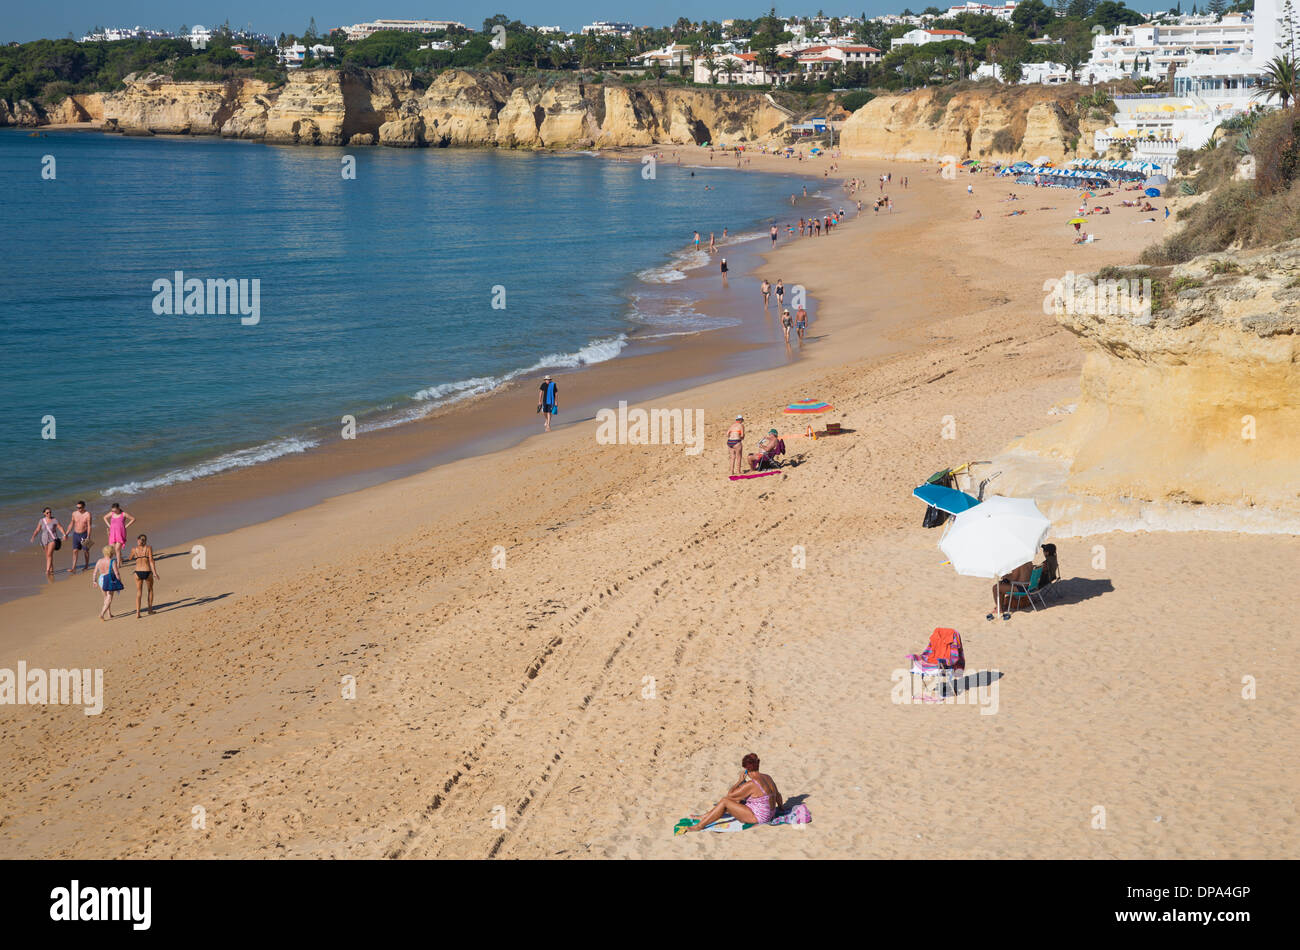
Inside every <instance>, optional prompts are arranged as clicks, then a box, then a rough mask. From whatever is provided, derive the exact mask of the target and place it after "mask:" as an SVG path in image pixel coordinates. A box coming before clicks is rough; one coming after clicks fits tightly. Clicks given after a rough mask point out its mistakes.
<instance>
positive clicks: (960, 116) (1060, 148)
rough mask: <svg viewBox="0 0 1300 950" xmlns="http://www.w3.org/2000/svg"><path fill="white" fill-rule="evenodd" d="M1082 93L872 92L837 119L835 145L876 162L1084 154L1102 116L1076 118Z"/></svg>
mask: <svg viewBox="0 0 1300 950" xmlns="http://www.w3.org/2000/svg"><path fill="white" fill-rule="evenodd" d="M1085 91H1087V90H1086V89H1085V88H1084V87H1078V86H998V85H988V84H982V85H979V86H973V87H968V88H964V89H960V90H958V91H955V92H954V91H953V90H952V89H946V88H943V87H936V88H927V89H917V90H914V91H912V92H909V93H904V94H902V95H896V96H879V97H877V98H875V99H872V100H871V101H870V102H868V103H867V104H866V105H865V106H863V107H862V108H861V109H859V110H858V111H857V112H855V113H853V115H852V116H850V117H849V119H848V120H847V121H846V122H845V123H844V127H843V130H842V132H841V135H840V147H841V149H842V150H843V153H844V155H846V156H848V157H852V158H868V159H882V160H915V161H938V160H940V159H941V158H943V157H944V156H955V157H956V158H959V159H965V158H988V159H994V160H1010V161H1015V160H1018V159H1028V160H1030V161H1032V160H1033V159H1035V158H1037V157H1039V156H1040V155H1046V156H1047V157H1048V158H1050V159H1052V160H1053V161H1060V160H1062V159H1065V158H1076V157H1090V156H1091V155H1092V154H1093V153H1092V147H1091V146H1092V132H1093V131H1095V130H1096V129H1098V128H1103V127H1105V125H1106V124H1107V121H1108V120H1103V119H1102V118H1100V116H1096V117H1088V116H1087V115H1085V117H1084V118H1083V119H1082V120H1081V119H1080V118H1079V116H1078V111H1077V109H1076V103H1077V102H1078V100H1079V97H1080V95H1081V94H1082V93H1084V92H1085Z"/></svg>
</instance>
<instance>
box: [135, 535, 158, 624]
mask: <svg viewBox="0 0 1300 950" xmlns="http://www.w3.org/2000/svg"><path fill="white" fill-rule="evenodd" d="M131 557H133V558H135V619H136V620H139V619H140V596H141V594H143V593H144V585H145V584H148V585H149V613H153V582H154V581H156V580H159V581H160V580H162V578H161V577H159V576H158V566H157V565H156V564H154V562H153V548H152V547H150V546H149V537H148V535H143V534H142V535H140V537H138V538H136V539H135V547H133V548H132V549H131Z"/></svg>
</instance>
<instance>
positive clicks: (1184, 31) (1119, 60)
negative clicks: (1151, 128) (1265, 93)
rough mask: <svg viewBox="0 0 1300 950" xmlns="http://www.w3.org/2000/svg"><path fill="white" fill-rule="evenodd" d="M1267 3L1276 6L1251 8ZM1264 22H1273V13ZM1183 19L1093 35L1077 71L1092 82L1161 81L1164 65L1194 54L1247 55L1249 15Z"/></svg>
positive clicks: (1250, 29) (1251, 42)
mask: <svg viewBox="0 0 1300 950" xmlns="http://www.w3.org/2000/svg"><path fill="white" fill-rule="evenodd" d="M1270 3H1272V4H1276V0H1260V4H1257V6H1260V5H1263V6H1268V5H1269V4H1270ZM1268 19H1269V20H1270V21H1276V14H1273V15H1272V16H1269V17H1268ZM1187 20H1188V22H1179V23H1140V24H1138V25H1136V26H1119V27H1116V28H1115V31H1114V32H1113V33H1101V34H1098V35H1097V36H1096V37H1095V38H1094V40H1093V45H1092V54H1091V56H1090V57H1089V59H1088V62H1087V63H1086V64H1084V66H1083V68H1082V69H1081V70H1080V72H1081V73H1082V74H1091V75H1093V76H1095V77H1096V80H1097V81H1098V82H1105V81H1109V80H1114V79H1121V78H1123V77H1125V76H1134V75H1136V76H1138V77H1139V78H1141V77H1145V76H1150V77H1151V78H1152V79H1153V80H1155V81H1161V80H1163V79H1164V78H1165V77H1166V76H1167V75H1168V74H1169V69H1170V67H1174V68H1177V67H1179V66H1184V65H1186V64H1187V63H1188V62H1190V61H1191V59H1192V58H1193V57H1194V56H1207V55H1208V56H1227V55H1232V54H1237V53H1241V52H1242V51H1243V50H1244V51H1247V52H1248V53H1250V52H1253V49H1254V43H1255V23H1254V22H1253V18H1252V16H1251V15H1250V14H1241V13H1229V14H1225V15H1224V16H1223V17H1222V18H1221V19H1220V20H1218V21H1214V20H1213V19H1212V18H1206V17H1189V18H1187Z"/></svg>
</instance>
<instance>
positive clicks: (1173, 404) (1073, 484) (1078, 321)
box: [1011, 241, 1300, 524]
mask: <svg viewBox="0 0 1300 950" xmlns="http://www.w3.org/2000/svg"><path fill="white" fill-rule="evenodd" d="M1121 279H1124V280H1126V281H1132V280H1138V281H1141V280H1143V279H1149V280H1151V281H1152V287H1153V290H1154V291H1155V298H1156V308H1155V309H1154V310H1153V311H1152V312H1149V313H1147V312H1143V308H1140V307H1138V308H1134V307H1132V306H1123V305H1121V306H1118V307H1116V306H1114V305H1112V304H1111V303H1110V300H1111V299H1112V297H1111V295H1109V294H1106V295H1096V294H1091V293H1088V292H1086V290H1087V288H1086V286H1083V285H1082V284H1081V283H1080V282H1076V287H1081V288H1082V289H1083V290H1084V291H1085V292H1084V293H1083V294H1082V296H1081V297H1080V298H1079V299H1081V300H1082V301H1083V304H1082V306H1080V305H1078V304H1076V305H1075V307H1074V309H1073V312H1064V308H1063V307H1061V306H1058V307H1057V309H1058V311H1063V312H1059V314H1058V320H1059V321H1060V322H1061V323H1062V324H1063V325H1064V326H1065V327H1067V328H1068V329H1069V330H1070V331H1071V332H1073V333H1075V334H1077V335H1078V337H1079V339H1080V342H1081V343H1082V344H1083V347H1084V349H1085V351H1086V356H1085V361H1084V367H1083V376H1082V396H1081V399H1080V402H1079V404H1078V408H1077V411H1075V412H1074V413H1073V415H1071V416H1070V418H1068V419H1067V420H1066V421H1065V422H1062V423H1059V424H1057V425H1055V426H1052V427H1050V428H1047V429H1044V430H1042V431H1040V432H1037V433H1035V434H1033V435H1031V436H1028V437H1026V438H1025V439H1022V440H1020V441H1019V442H1017V443H1016V444H1015V445H1013V446H1011V451H1012V453H1013V454H1015V453H1019V454H1021V455H1025V456H1036V457H1038V458H1042V459H1056V460H1061V461H1062V462H1068V473H1067V475H1066V481H1065V487H1066V489H1068V491H1069V492H1071V493H1074V494H1081V495H1086V496H1096V497H1107V498H1113V499H1133V500H1138V501H1152V502H1167V503H1183V504H1187V503H1190V505H1192V506H1201V505H1205V506H1226V507H1233V508H1242V507H1247V508H1256V509H1267V510H1271V511H1274V512H1278V513H1280V514H1281V515H1283V516H1284V517H1285V518H1286V519H1287V523H1291V524H1294V523H1295V516H1297V515H1300V241H1294V242H1291V243H1289V244H1283V245H1279V246H1277V247H1273V248H1268V249H1264V250H1259V251H1253V252H1237V253H1220V254H1211V255H1206V256H1203V257H1198V258H1195V259H1194V260H1191V261H1189V262H1187V263H1186V264H1180V265H1178V266H1176V267H1174V268H1173V269H1172V270H1171V271H1168V272H1159V271H1149V270H1146V269H1141V268H1135V269H1133V270H1131V271H1128V272H1125V273H1124V274H1123V275H1122V277H1121ZM1138 286H1140V285H1138ZM1098 300H1104V301H1105V302H1104V303H1101V304H1100V305H1099V304H1098V303H1096V302H1095V301H1098ZM1116 310H1118V311H1120V312H1114V311H1116ZM1135 310H1136V312H1133V311H1135Z"/></svg>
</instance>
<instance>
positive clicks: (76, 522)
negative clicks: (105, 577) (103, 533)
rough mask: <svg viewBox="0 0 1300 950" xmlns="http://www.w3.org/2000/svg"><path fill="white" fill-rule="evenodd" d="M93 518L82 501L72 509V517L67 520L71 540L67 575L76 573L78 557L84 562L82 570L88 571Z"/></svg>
mask: <svg viewBox="0 0 1300 950" xmlns="http://www.w3.org/2000/svg"><path fill="white" fill-rule="evenodd" d="M94 524H95V522H94V518H93V517H92V516H91V514H90V510H89V509H88V508H87V507H86V503H85V502H84V501H79V502H77V507H76V508H74V509H72V516H71V517H70V518H68V528H69V529H70V531H69V534H70V536H71V538H72V567H71V568H69V570H68V573H69V574H75V573H77V557H78V555H80V556H81V558H82V559H83V560H84V561H85V563H84V564H83V565H82V568H83V570H87V571H88V570H90V544H91V540H90V536H91V534H92V533H93V530H92V529H93V528H94Z"/></svg>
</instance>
